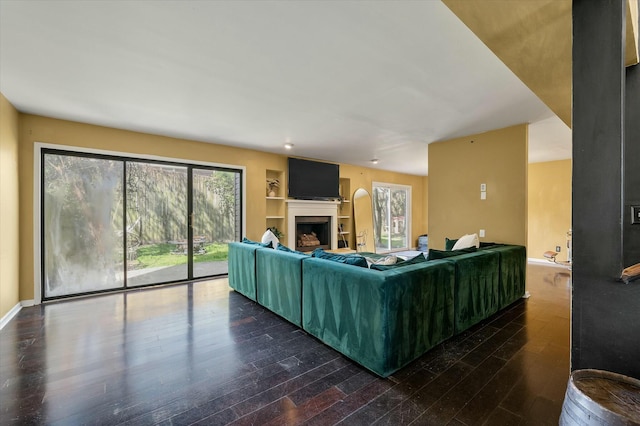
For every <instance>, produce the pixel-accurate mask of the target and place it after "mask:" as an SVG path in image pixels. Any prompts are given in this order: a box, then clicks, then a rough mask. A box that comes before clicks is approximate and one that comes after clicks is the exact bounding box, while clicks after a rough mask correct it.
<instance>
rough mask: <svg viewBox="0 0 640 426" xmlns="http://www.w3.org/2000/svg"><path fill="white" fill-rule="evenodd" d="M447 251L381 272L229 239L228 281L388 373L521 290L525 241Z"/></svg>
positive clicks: (362, 361) (370, 366)
mask: <svg viewBox="0 0 640 426" xmlns="http://www.w3.org/2000/svg"><path fill="white" fill-rule="evenodd" d="M446 255H447V257H446V258H443V259H441V260H429V261H426V260H425V261H422V262H419V263H413V264H410V263H407V264H406V265H404V266H398V267H394V268H388V269H386V270H381V271H380V270H373V269H369V268H364V267H360V266H354V265H347V264H344V263H338V262H335V261H331V260H326V259H321V258H317V257H311V256H308V255H305V254H299V253H291V252H286V251H281V250H274V249H271V248H264V247H260V246H257V245H250V244H246V243H230V244H229V285H230V286H231V287H232V288H233V289H234V290H236V291H238V292H239V293H241V294H243V295H245V296H247V297H249V298H250V299H252V300H254V301H257V302H258V303H260V304H261V305H263V306H265V307H266V308H268V309H270V310H271V311H273V312H275V313H276V314H278V315H280V316H282V317H283V318H285V319H286V320H288V321H290V322H291V323H293V324H295V325H297V326H299V327H302V329H304V330H305V331H306V332H307V333H309V334H311V335H313V336H315V337H317V338H318V339H319V340H321V341H322V342H323V343H325V344H327V345H329V346H331V347H332V348H334V349H336V350H337V351H339V352H341V353H342V354H344V355H346V356H347V357H349V358H351V359H353V360H354V361H356V362H358V363H359V364H361V365H363V366H364V367H366V368H368V369H369V370H371V371H373V372H374V373H376V374H378V375H380V376H382V377H387V376H389V375H390V374H392V373H393V372H395V371H397V370H398V369H400V368H402V367H403V366H405V365H407V364H408V363H410V362H411V361H413V360H415V359H416V358H418V357H420V356H421V355H422V354H424V353H425V352H427V351H428V350H429V349H431V348H433V347H434V346H436V345H438V344H439V343H441V342H443V341H444V340H446V339H448V338H450V337H452V336H453V335H455V334H457V333H460V332H462V331H464V330H466V329H467V328H469V327H471V326H472V325H474V324H477V323H478V322H480V321H482V320H483V319H485V318H487V317H489V316H491V315H493V314H494V313H496V312H497V311H498V310H500V309H502V308H504V307H505V306H507V305H509V304H510V303H512V302H513V301H515V300H516V299H517V298H519V297H521V296H522V295H523V294H524V280H525V274H524V272H525V270H526V250H525V248H524V247H521V246H507V245H493V246H490V247H483V248H482V249H480V250H477V251H474V252H472V253H465V252H463V251H461V252H460V253H456V252H450V253H446Z"/></svg>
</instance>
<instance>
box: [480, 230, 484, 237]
mask: <svg viewBox="0 0 640 426" xmlns="http://www.w3.org/2000/svg"><path fill="white" fill-rule="evenodd" d="M480 238H484V229H481V230H480Z"/></svg>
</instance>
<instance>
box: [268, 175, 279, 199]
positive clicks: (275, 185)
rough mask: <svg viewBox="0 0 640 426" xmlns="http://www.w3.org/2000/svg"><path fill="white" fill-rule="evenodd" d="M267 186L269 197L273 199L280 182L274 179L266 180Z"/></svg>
mask: <svg viewBox="0 0 640 426" xmlns="http://www.w3.org/2000/svg"><path fill="white" fill-rule="evenodd" d="M267 186H268V187H269V192H268V194H269V197H275V196H276V189H277V188H280V180H278V179H275V178H267Z"/></svg>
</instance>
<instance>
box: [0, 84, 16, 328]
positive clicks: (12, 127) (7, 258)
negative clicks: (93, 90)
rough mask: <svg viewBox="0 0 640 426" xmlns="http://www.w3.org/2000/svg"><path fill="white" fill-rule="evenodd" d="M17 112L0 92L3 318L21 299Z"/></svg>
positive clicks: (0, 309)
mask: <svg viewBox="0 0 640 426" xmlns="http://www.w3.org/2000/svg"><path fill="white" fill-rule="evenodd" d="M18 120H19V117H18V111H16V109H15V108H14V107H13V105H11V104H10V103H9V101H8V100H7V99H6V98H5V97H4V95H2V93H0V200H1V202H0V235H2V244H0V318H2V317H3V316H4V315H6V314H7V313H8V312H9V311H10V310H11V308H13V307H14V306H15V305H16V304H17V303H18V302H19V301H20V297H19V285H18V283H19V273H18V271H19V260H18V259H19V258H18V252H19V248H20V242H19V241H20V240H19V239H18V224H19V222H20V221H19V219H18V218H19V214H18V212H19V210H18Z"/></svg>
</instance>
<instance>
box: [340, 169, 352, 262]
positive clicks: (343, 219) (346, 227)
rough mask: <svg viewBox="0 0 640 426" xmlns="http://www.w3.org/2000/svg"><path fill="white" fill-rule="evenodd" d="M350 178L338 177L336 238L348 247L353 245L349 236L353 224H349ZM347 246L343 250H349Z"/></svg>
mask: <svg viewBox="0 0 640 426" xmlns="http://www.w3.org/2000/svg"><path fill="white" fill-rule="evenodd" d="M352 195H353V194H351V179H350V178H347V177H341V178H340V206H339V208H338V222H339V226H338V235H337V236H338V240H339V241H340V242H341V243H346V244H347V245H348V247H353V240H352V238H351V230H352V229H353V225H352V224H351V212H352V210H351V204H349V203H351V196H352ZM348 247H345V248H343V250H349V248H348Z"/></svg>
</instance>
